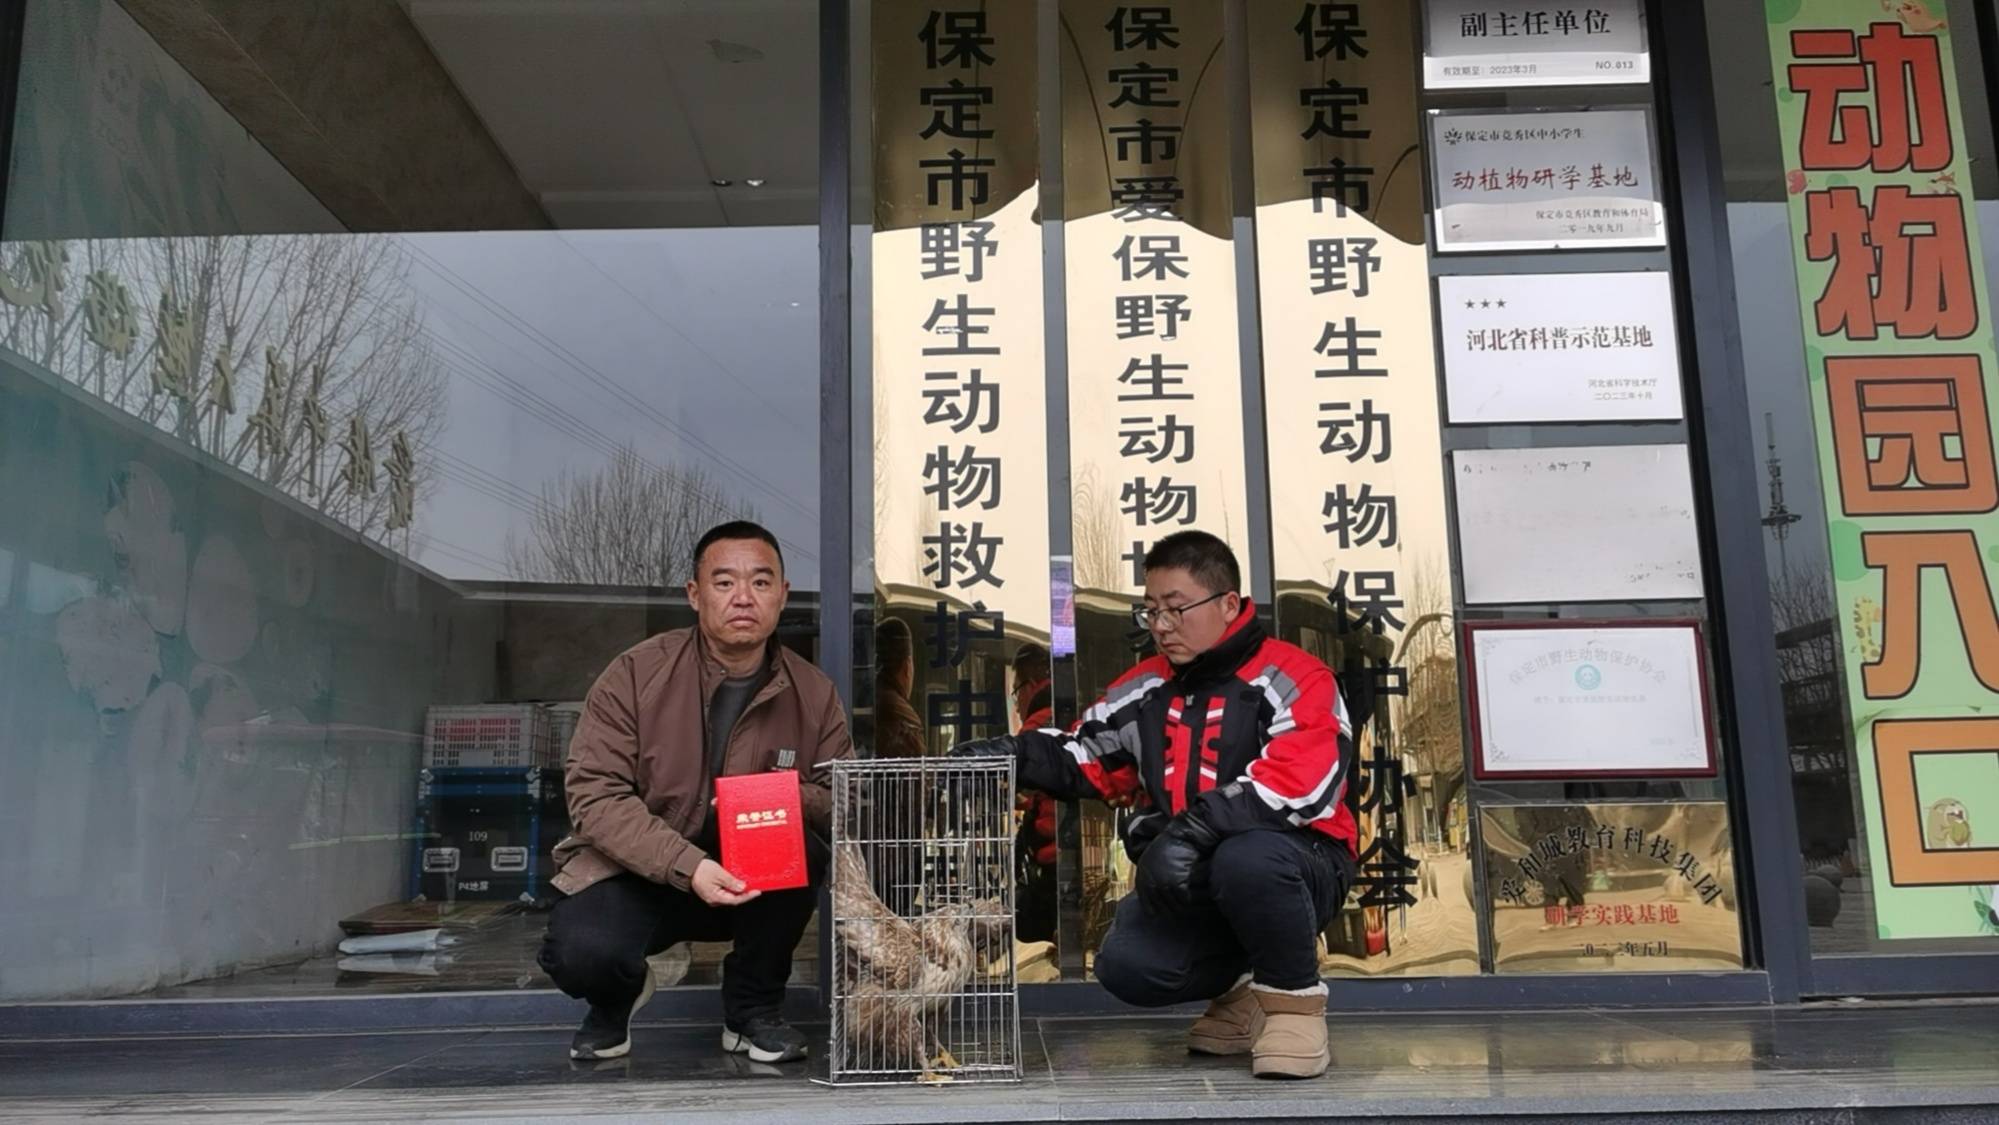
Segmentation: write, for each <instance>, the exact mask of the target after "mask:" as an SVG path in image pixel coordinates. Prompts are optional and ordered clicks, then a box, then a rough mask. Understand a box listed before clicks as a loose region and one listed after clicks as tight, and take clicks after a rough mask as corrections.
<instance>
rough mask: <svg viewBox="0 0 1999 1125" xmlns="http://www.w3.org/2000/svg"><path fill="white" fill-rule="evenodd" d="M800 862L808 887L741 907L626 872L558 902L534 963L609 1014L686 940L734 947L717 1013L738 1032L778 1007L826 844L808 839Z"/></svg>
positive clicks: (821, 869) (813, 902)
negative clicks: (657, 957) (660, 958)
mask: <svg viewBox="0 0 1999 1125" xmlns="http://www.w3.org/2000/svg"><path fill="white" fill-rule="evenodd" d="M708 851H709V852H710V854H713V849H712V848H710V849H708ZM805 855H806V864H807V870H808V871H809V873H810V875H811V880H812V881H811V885H810V886H807V887H801V888H799V889H797V890H790V891H765V892H764V893H763V894H761V895H759V896H757V897H756V898H755V899H753V900H751V901H749V902H746V903H744V904H743V905H741V906H710V905H708V904H707V903H705V902H702V901H701V900H700V899H699V898H698V897H696V896H695V895H694V893H693V892H691V891H677V890H674V889H673V888H672V887H667V886H662V885H661V884H659V883H654V882H651V881H649V880H647V879H644V878H641V877H640V876H637V875H632V874H624V875H617V876H613V877H612V878H609V879H605V880H603V881H602V882H599V883H593V884H591V885H590V886H588V887H585V888H584V889H583V890H582V891H581V892H579V893H577V894H574V895H570V896H569V897H567V898H563V899H561V900H559V901H557V902H556V904H555V909H554V910H553V911H552V912H551V913H550V915H549V919H548V934H547V936H545V937H544V938H543V939H542V945H541V954H540V956H539V957H538V958H537V959H536V960H537V961H538V962H539V963H540V965H541V969H542V971H543V972H545V973H547V974H548V975H549V977H550V978H551V979H553V980H554V981H555V985H556V987H557V988H560V989H561V990H562V991H564V992H566V993H568V994H569V995H571V996H574V997H576V998H577V999H579V1000H588V1001H589V1002H590V1003H592V1004H595V1005H602V1006H605V1007H615V1006H617V1005H619V1004H624V1003H628V1002H630V1001H631V1000H632V999H634V998H635V997H637V996H638V994H639V991H640V989H642V988H643V987H644V986H645V973H646V963H645V959H646V957H647V956H648V955H650V954H653V953H658V952H660V951H661V950H663V949H667V948H670V947H671V946H674V945H676V944H678V943H680V942H683V941H729V942H733V947H732V948H731V949H730V951H729V955H728V957H726V958H725V959H724V960H723V961H722V1013H723V1018H724V1019H725V1020H726V1021H727V1023H728V1025H729V1026H730V1027H732V1028H736V1029H738V1030H740V1029H741V1028H742V1027H743V1026H744V1024H745V1023H746V1022H747V1021H748V1020H750V1019H751V1018H752V1017H755V1016H771V1015H776V1014H777V1013H778V1011H779V1009H781V1008H782V1007H783V1006H784V986H785V984H786V983H788V982H789V981H790V980H791V961H792V956H793V955H794V954H795V953H796V952H797V949H798V939H799V938H800V937H801V936H802V935H803V934H804V933H805V924H806V923H807V922H808V921H810V920H811V918H812V909H813V907H814V906H815V905H817V903H818V900H819V894H818V890H817V888H818V887H819V885H820V884H821V882H822V881H823V880H824V878H825V873H826V858H827V847H826V844H825V842H824V841H822V840H820V839H819V838H818V837H816V836H814V835H813V834H812V833H810V832H807V833H806V834H805Z"/></svg>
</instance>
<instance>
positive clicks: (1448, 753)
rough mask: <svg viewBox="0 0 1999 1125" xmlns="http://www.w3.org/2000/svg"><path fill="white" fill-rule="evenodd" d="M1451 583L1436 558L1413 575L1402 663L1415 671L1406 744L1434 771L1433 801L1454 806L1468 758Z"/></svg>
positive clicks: (1419, 763)
mask: <svg viewBox="0 0 1999 1125" xmlns="http://www.w3.org/2000/svg"><path fill="white" fill-rule="evenodd" d="M1450 611H1451V586H1450V581H1449V579H1448V577H1447V576H1446V575H1445V573H1444V569H1443V565H1442V563H1441V562H1440V561H1439V560H1438V559H1436V558H1434V557H1432V558H1426V559H1424V560H1422V561H1421V562H1419V563H1417V564H1416V566H1415V567H1414V568H1413V570H1412V571H1411V573H1410V575H1409V614H1408V621H1409V623H1410V627H1409V631H1408V632H1406V633H1405V634H1404V635H1403V652H1402V654H1401V658H1400V660H1399V661H1397V662H1398V663H1399V664H1401V665H1402V667H1404V668H1407V669H1408V670H1409V696H1408V698H1406V699H1401V700H1396V701H1394V705H1395V706H1397V707H1398V708H1399V709H1400V711H1401V715H1400V720H1401V721H1400V722H1399V723H1398V724H1397V727H1398V729H1399V730H1400V731H1401V738H1400V742H1401V744H1402V748H1403V751H1404V752H1405V753H1406V754H1408V756H1409V758H1410V759H1411V760H1412V761H1413V762H1414V763H1415V767H1416V769H1417V771H1418V772H1419V773H1426V774H1429V775H1431V777H1432V778H1433V779H1434V780H1433V781H1432V782H1431V786H1432V792H1431V800H1432V801H1434V802H1435V804H1436V807H1437V809H1438V810H1440V815H1441V810H1443V809H1446V808H1449V807H1450V803H1451V801H1452V800H1453V799H1454V798H1455V797H1456V796H1457V793H1458V790H1460V789H1461V788H1463V786H1464V781H1465V756H1464V747H1463V740H1462V731H1463V729H1464V728H1463V727H1462V726H1461V725H1460V717H1459V702H1458V701H1459V693H1458V647H1457V637H1456V634H1455V631H1454V629H1453V627H1452V622H1451V619H1450Z"/></svg>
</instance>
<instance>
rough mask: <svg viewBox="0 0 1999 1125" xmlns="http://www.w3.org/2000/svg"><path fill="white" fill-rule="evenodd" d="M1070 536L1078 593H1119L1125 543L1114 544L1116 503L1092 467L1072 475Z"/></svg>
mask: <svg viewBox="0 0 1999 1125" xmlns="http://www.w3.org/2000/svg"><path fill="white" fill-rule="evenodd" d="M1069 525H1070V534H1071V535H1072V536H1073V537H1074V538H1073V543H1074V548H1075V552H1076V588H1077V589H1078V590H1122V589H1124V588H1125V585H1126V583H1125V581H1124V579H1123V573H1124V572H1123V571H1122V569H1121V568H1122V567H1123V566H1124V553H1125V551H1126V549H1127V547H1126V545H1125V544H1122V543H1120V542H1118V539H1119V534H1118V532H1119V529H1120V528H1121V527H1122V526H1123V525H1122V524H1121V523H1120V521H1119V520H1118V512H1117V504H1116V503H1115V501H1114V498H1113V497H1112V496H1111V495H1110V494H1109V493H1107V492H1105V491H1104V488H1103V485H1102V482H1100V481H1099V480H1098V479H1097V470H1096V467H1095V466H1093V465H1091V466H1084V468H1083V470H1082V471H1081V472H1079V473H1077V474H1076V492H1075V496H1074V497H1073V499H1072V507H1071V508H1070V517H1069Z"/></svg>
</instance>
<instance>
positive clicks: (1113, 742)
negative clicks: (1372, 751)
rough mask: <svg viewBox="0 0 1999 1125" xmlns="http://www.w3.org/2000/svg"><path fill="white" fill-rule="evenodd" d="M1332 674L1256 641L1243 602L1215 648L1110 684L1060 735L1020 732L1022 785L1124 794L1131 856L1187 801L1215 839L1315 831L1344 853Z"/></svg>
mask: <svg viewBox="0 0 1999 1125" xmlns="http://www.w3.org/2000/svg"><path fill="white" fill-rule="evenodd" d="M1346 728H1347V716H1346V707H1345V705H1344V704H1343V703H1342V702H1341V700H1340V693H1339V689H1338V688H1337V687H1336V686H1335V685H1334V683H1333V673H1332V669H1330V668H1327V667H1326V666H1325V664H1323V663H1321V662H1320V661H1319V660H1318V659H1317V658H1316V657H1314V656H1313V655H1312V654H1310V653H1308V652H1306V651H1305V650H1304V649H1301V648H1299V647H1297V646H1296V645H1290V644H1286V643H1284V642H1283V641H1280V640H1276V639H1274V638H1272V637H1269V636H1267V635H1266V634H1265V633H1264V631H1263V626H1262V625H1260V624H1259V623H1258V622H1257V620H1256V614H1255V608H1254V607H1253V606H1252V605H1250V603H1249V602H1248V601H1244V603H1243V612H1242V616H1241V617H1239V618H1237V619H1236V622H1235V624H1234V625H1233V626H1231V627H1230V629H1229V631H1228V633H1227V634H1225V635H1224V636H1223V637H1222V639H1221V641H1220V642H1219V643H1218V644H1216V645H1215V647H1214V648H1212V649H1209V650H1208V651H1207V652H1205V653H1202V654H1201V655H1200V656H1199V657H1197V658H1196V659H1195V660H1194V661H1193V662H1192V663H1191V664H1188V665H1187V666H1185V667H1183V668H1175V667H1173V665H1172V664H1170V663H1169V662H1168V661H1167V660H1166V658H1165V657H1163V656H1155V657H1153V658H1152V659H1150V660H1147V661H1145V662H1144V663H1143V664H1140V665H1139V666H1138V667H1136V668H1133V669H1132V670H1131V671H1129V672H1126V673H1125V674H1124V675H1123V676H1120V677H1119V678H1118V680H1117V682H1116V683H1113V684H1112V685H1111V686H1110V689H1109V690H1108V691H1106V692H1105V693H1104V697H1103V698H1102V699H1100V700H1098V701H1097V702H1096V704H1095V705H1094V706H1092V707H1091V708H1090V709H1089V710H1088V711H1087V712H1085V713H1084V715H1083V719H1082V721H1081V722H1080V723H1078V724H1077V726H1076V729H1075V731H1074V732H1072V733H1068V734H1065V733H1063V732H1061V731H1059V730H1031V731H1025V732H1023V733H1022V734H1021V735H1020V736H1019V752H1018V755H1017V756H1018V759H1019V762H1020V766H1019V768H1020V784H1021V785H1022V786H1023V787H1024V788H1032V789H1039V790H1042V791H1043V792H1046V793H1051V794H1053V795H1055V796H1057V797H1064V798H1080V797H1098V798H1102V799H1104V800H1109V801H1117V800H1121V799H1123V798H1126V797H1130V798H1132V799H1133V807H1134V809H1135V810H1136V815H1134V816H1133V817H1132V819H1131V821H1130V823H1129V824H1128V826H1127V828H1126V834H1125V840H1126V845H1127V847H1128V848H1130V849H1131V850H1132V852H1133V854H1136V853H1137V851H1139V850H1140V849H1142V848H1143V846H1144V845H1145V843H1147V842H1149V841H1150V840H1151V839H1152V837H1153V836H1155V835H1157V834H1158V832H1159V830H1160V829H1161V828H1163V827H1164V826H1165V822H1166V819H1167V818H1168V817H1170V816H1173V815H1177V814H1178V813H1180V812H1183V811H1185V810H1186V809H1187V808H1188V807H1189V806H1191V805H1195V804H1198V805H1199V806H1200V810H1201V816H1202V818H1203V819H1205V820H1206V821H1207V822H1208V824H1209V825H1211V826H1212V827H1213V828H1214V829H1215V831H1216V832H1218V833H1220V834H1221V835H1222V836H1224V837H1226V836H1230V835H1233V834H1235V833H1239V832H1248V831H1250V830H1252V829H1257V828H1275V829H1307V830H1310V831H1315V832H1322V833H1324V834H1326V835H1327V836H1331V837H1332V838H1333V839H1335V840H1340V841H1342V842H1344V843H1345V844H1346V846H1347V850H1348V851H1350V852H1351V851H1353V850H1354V845H1355V841H1356V838H1357V836H1358V833H1357V832H1356V830H1355V826H1354V817H1353V813H1352V811H1351V810H1350V809H1349V808H1348V807H1347V802H1346V800H1345V796H1346V788H1347V781H1348V778H1349V775H1350V774H1351V772H1352V765H1353V757H1354V754H1353V745H1354V744H1353V740H1352V739H1351V737H1347V736H1346Z"/></svg>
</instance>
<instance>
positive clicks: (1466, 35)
mask: <svg viewBox="0 0 1999 1125" xmlns="http://www.w3.org/2000/svg"><path fill="white" fill-rule="evenodd" d="M1426 7H1427V10H1428V13H1429V15H1428V18H1427V19H1426V21H1425V23H1424V29H1423V30H1424V36H1423V85H1424V86H1426V87H1428V88H1429V89H1432V90H1460V89H1471V88H1477V87H1493V86H1599V85H1621V84H1626V83H1631V84H1640V83H1646V82H1650V81H1652V60H1651V56H1650V55H1649V54H1647V52H1646V44H1645V5H1644V4H1643V2H1642V0H1590V2H1589V3H1584V4H1569V3H1548V2H1547V0H1429V3H1428V4H1427V5H1426Z"/></svg>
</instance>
